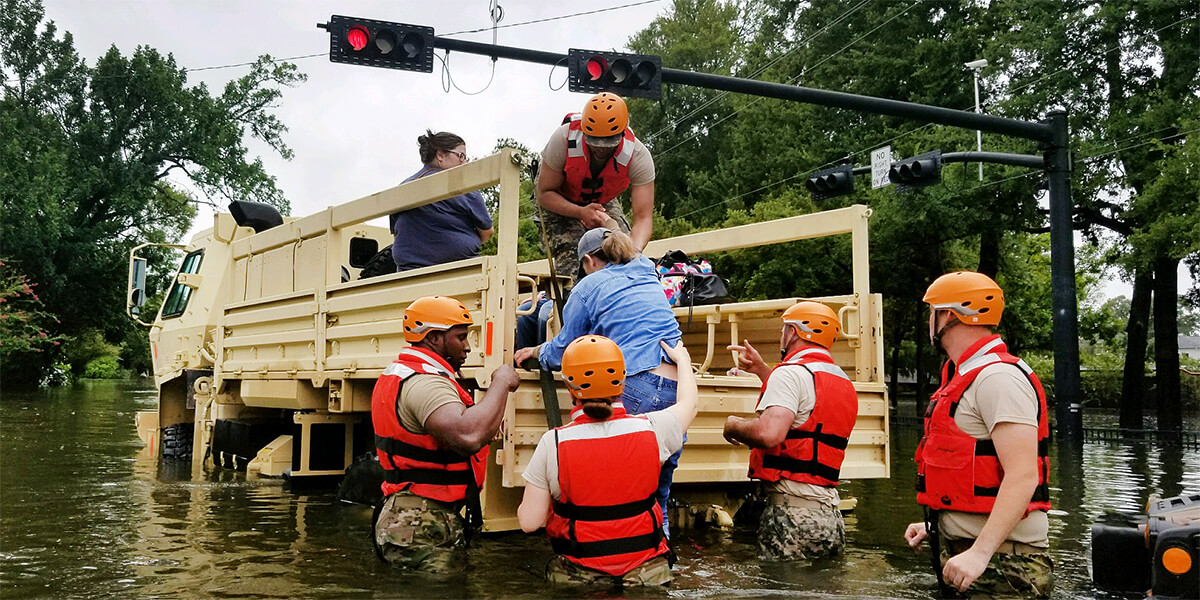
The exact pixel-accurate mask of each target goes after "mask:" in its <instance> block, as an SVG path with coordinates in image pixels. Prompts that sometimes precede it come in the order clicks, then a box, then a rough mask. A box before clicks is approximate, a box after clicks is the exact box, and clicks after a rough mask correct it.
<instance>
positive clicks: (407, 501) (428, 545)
mask: <svg viewBox="0 0 1200 600" xmlns="http://www.w3.org/2000/svg"><path fill="white" fill-rule="evenodd" d="M383 502H384V504H383V508H382V509H381V510H380V512H379V517H378V519H377V520H376V521H375V532H374V535H375V545H376V549H377V550H378V551H379V553H380V557H381V558H383V560H385V561H387V562H389V563H391V564H392V566H395V567H398V568H402V569H407V570H412V571H425V572H429V573H456V572H459V571H462V570H463V569H464V568H465V567H466V561H467V543H466V524H465V523H464V521H463V518H462V516H461V515H460V514H459V513H458V511H457V510H455V508H454V506H453V505H451V504H446V503H444V502H437V501H435V500H427V499H425V498H422V497H420V496H416V495H414V494H412V493H410V492H396V493H395V494H392V495H391V496H388V497H387V498H386V499H384V501H383Z"/></svg>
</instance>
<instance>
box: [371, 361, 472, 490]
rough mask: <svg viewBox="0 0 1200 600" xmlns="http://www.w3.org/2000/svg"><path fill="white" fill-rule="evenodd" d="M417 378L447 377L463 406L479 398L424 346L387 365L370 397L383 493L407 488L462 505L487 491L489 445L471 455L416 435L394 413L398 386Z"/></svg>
mask: <svg viewBox="0 0 1200 600" xmlns="http://www.w3.org/2000/svg"><path fill="white" fill-rule="evenodd" d="M413 375H438V376H441V377H445V378H446V379H449V380H450V382H451V383H453V384H454V389H455V390H457V391H458V397H459V399H461V400H462V402H463V404H466V405H467V406H472V405H474V404H475V399H474V398H472V397H471V394H470V393H469V392H467V391H466V390H464V389H463V388H462V386H460V385H458V382H457V381H455V379H454V369H453V367H451V366H450V364H449V363H447V362H446V361H445V359H443V358H442V357H440V356H438V355H437V354H435V353H433V352H430V351H429V350H426V349H424V348H420V347H410V348H405V349H403V350H401V351H400V355H399V356H398V357H397V358H396V361H395V362H393V363H392V364H391V365H389V366H388V368H387V370H386V371H384V372H383V375H380V376H379V380H378V381H376V382H375V391H374V392H373V393H372V394H371V422H372V424H373V425H374V426H375V452H376V454H378V455H379V464H380V465H382V466H383V475H384V483H383V495H384V496H385V497H386V496H389V495H391V494H394V493H396V492H399V491H402V490H408V491H410V492H412V493H413V494H416V495H418V496H421V497H422V498H429V499H432V500H438V501H441V502H459V501H462V500H464V499H468V493H469V492H470V491H473V492H474V493H475V496H477V495H478V490H479V489H480V488H482V487H483V475H484V472H485V471H486V470H487V457H488V451H489V449H490V448H489V446H484V447H483V448H480V449H479V451H478V452H476V453H475V454H474V455H472V456H470V457H465V456H462V455H460V454H458V453H456V452H453V451H451V450H449V449H448V448H443V447H442V445H441V444H440V443H439V442H438V441H437V439H436V438H434V437H433V436H432V435H429V434H416V433H412V432H411V431H408V430H407V429H405V428H404V426H403V425H401V424H400V419H399V416H398V415H397V413H396V410H397V406H396V404H397V402H399V399H400V386H401V385H403V384H404V381H405V380H406V379H408V378H409V377H412V376H413Z"/></svg>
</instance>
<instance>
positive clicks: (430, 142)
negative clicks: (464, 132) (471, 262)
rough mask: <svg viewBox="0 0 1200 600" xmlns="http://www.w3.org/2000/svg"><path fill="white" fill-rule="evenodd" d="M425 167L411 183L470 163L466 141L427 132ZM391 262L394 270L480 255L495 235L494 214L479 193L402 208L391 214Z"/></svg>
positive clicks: (423, 142) (421, 142)
mask: <svg viewBox="0 0 1200 600" xmlns="http://www.w3.org/2000/svg"><path fill="white" fill-rule="evenodd" d="M417 144H419V145H420V152H421V162H422V163H424V165H425V166H423V167H421V170H420V171H417V173H416V174H415V175H413V176H412V177H409V178H408V179H405V180H404V183H408V182H409V181H412V180H414V179H420V178H422V177H425V176H427V175H432V174H433V173H437V172H439V171H441V170H443V169H449V168H452V167H457V166H459V165H462V164H465V163H466V162H467V145H466V142H464V141H463V139H462V138H461V137H458V136H457V135H454V134H453V133H450V132H448V131H442V132H440V133H434V132H432V131H429V130H425V135H422V136H420V137H418V138H417ZM391 229H392V234H393V235H395V236H396V239H395V241H394V242H392V260H394V261H396V271H407V270H409V269H416V268H418V267H427V266H429V265H440V264H442V263H448V262H452V261H456V260H462V259H464V258H472V257H475V256H479V247H480V246H482V245H483V243H484V242H486V241H488V239H489V238H491V237H492V233H493V231H494V230H493V229H492V217H491V215H489V214H488V211H487V207H486V206H485V205H484V203H483V196H481V195H480V194H479V192H467V193H466V194H463V195H461V196H455V197H453V198H447V199H445V200H439V201H437V202H434V203H433V204H426V205H425V206H421V207H417V208H413V209H410V210H405V211H401V212H398V213H396V214H394V215H392V217H391Z"/></svg>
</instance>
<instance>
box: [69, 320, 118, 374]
mask: <svg viewBox="0 0 1200 600" xmlns="http://www.w3.org/2000/svg"><path fill="white" fill-rule="evenodd" d="M63 354H64V356H65V358H66V362H67V364H69V365H70V368H71V374H72V375H74V376H76V377H86V375H84V373H85V372H86V371H87V369H88V366H89V365H90V364H91V363H93V362H96V361H100V362H113V363H117V362H119V360H120V356H121V348H120V347H119V346H117V345H115V344H110V343H108V342H107V341H105V340H104V332H103V331H101V330H99V329H86V330H84V331H82V332H80V334H79V335H78V336H75V337H74V338H71V339H70V340H68V341H67V342H66V343H65V344H64V345H63Z"/></svg>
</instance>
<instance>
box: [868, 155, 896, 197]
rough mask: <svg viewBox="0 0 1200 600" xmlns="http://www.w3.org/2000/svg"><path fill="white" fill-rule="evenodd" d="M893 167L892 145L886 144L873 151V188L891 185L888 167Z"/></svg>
mask: <svg viewBox="0 0 1200 600" xmlns="http://www.w3.org/2000/svg"><path fill="white" fill-rule="evenodd" d="M891 168H892V147H891V146H884V147H882V148H879V149H878V150H872V151H871V189H873V190H877V189H879V188H881V187H883V186H885V185H891V183H892V182H891V180H890V179H888V169H891Z"/></svg>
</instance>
